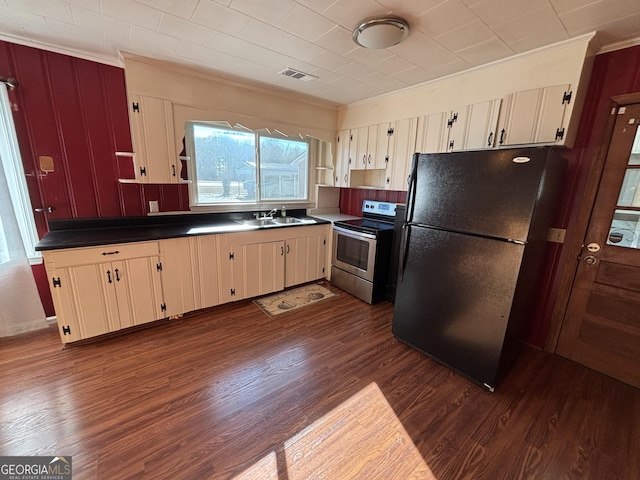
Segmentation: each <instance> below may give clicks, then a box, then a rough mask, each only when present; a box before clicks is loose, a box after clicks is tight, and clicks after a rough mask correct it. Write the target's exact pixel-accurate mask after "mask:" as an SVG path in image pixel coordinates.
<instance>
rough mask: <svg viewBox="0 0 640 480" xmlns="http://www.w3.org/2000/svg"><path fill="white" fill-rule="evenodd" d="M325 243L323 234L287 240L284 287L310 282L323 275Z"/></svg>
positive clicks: (324, 269)
mask: <svg viewBox="0 0 640 480" xmlns="http://www.w3.org/2000/svg"><path fill="white" fill-rule="evenodd" d="M326 243H327V242H326V236H324V235H314V236H309V237H300V238H292V239H289V240H287V242H286V260H285V262H286V263H285V272H286V273H285V287H291V286H293V285H299V284H301V283H306V282H311V281H313V280H317V279H320V278H323V277H324V276H325V271H326Z"/></svg>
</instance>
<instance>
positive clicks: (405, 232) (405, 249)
mask: <svg viewBox="0 0 640 480" xmlns="http://www.w3.org/2000/svg"><path fill="white" fill-rule="evenodd" d="M410 233H411V225H410V224H408V223H406V222H405V223H404V224H403V225H402V237H401V238H402V240H401V244H400V251H401V252H402V258H401V262H400V265H399V268H400V272H399V273H398V278H399V279H400V281H401V282H402V281H403V280H404V269H405V267H406V266H407V257H408V255H409V235H410Z"/></svg>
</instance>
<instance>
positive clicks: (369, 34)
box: [353, 15, 409, 48]
mask: <svg viewBox="0 0 640 480" xmlns="http://www.w3.org/2000/svg"><path fill="white" fill-rule="evenodd" d="M408 36H409V24H408V23H407V21H406V20H404V19H403V18H400V17H395V16H392V15H385V16H382V17H369V18H365V19H364V20H363V21H362V22H361V23H360V25H359V26H358V27H356V29H355V30H354V31H353V41H354V42H356V43H357V44H358V45H360V46H362V47H365V48H387V47H391V46H393V45H397V44H398V43H400V42H401V41H403V40H404V39H405V38H407V37H408Z"/></svg>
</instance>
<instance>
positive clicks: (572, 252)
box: [544, 92, 640, 353]
mask: <svg viewBox="0 0 640 480" xmlns="http://www.w3.org/2000/svg"><path fill="white" fill-rule="evenodd" d="M635 103H640V92H635V93H628V94H624V95H616V96H613V97H610V102H609V109H608V113H607V115H608V119H607V122H606V125H605V128H604V130H603V141H602V143H601V145H600V146H599V148H598V154H597V156H596V158H595V159H594V161H593V163H592V165H591V167H590V169H589V173H588V177H587V182H586V186H585V189H584V194H583V195H582V198H581V199H580V209H579V210H578V214H577V217H576V226H575V229H574V232H573V233H572V235H571V236H570V237H569V238H568V241H567V243H566V244H565V248H566V250H567V254H566V256H565V258H566V259H567V262H568V261H572V259H574V260H575V263H573V265H571V266H567V267H566V268H565V269H564V271H563V272H562V274H561V275H562V276H561V278H560V286H559V288H558V296H557V298H556V302H555V304H554V306H553V310H552V313H551V321H550V327H549V333H548V335H547V340H546V342H545V345H544V350H546V351H547V352H551V353H555V351H556V348H557V345H558V340H559V338H560V331H561V330H562V325H563V323H564V317H565V314H566V312H567V308H568V306H569V298H570V296H571V291H572V290H573V284H574V281H575V277H576V274H577V271H578V264H579V262H578V260H579V257H580V254H581V253H582V249H583V247H584V242H585V239H586V236H587V229H588V228H589V222H590V220H591V213H592V212H593V207H594V205H595V201H596V195H597V193H598V187H599V186H600V180H601V178H602V174H603V172H604V166H605V161H606V159H607V155H608V153H609V146H610V144H611V137H612V135H613V129H614V126H615V121H616V115H614V114H613V113H611V112H612V111H613V110H614V109H615V111H617V109H618V108H620V107H624V106H626V105H631V104H635ZM576 200H577V199H576Z"/></svg>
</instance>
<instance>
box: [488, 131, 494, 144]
mask: <svg viewBox="0 0 640 480" xmlns="http://www.w3.org/2000/svg"><path fill="white" fill-rule="evenodd" d="M492 143H493V132H491V133H490V134H489V138H488V139H487V147H490V146H491V144H492Z"/></svg>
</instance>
